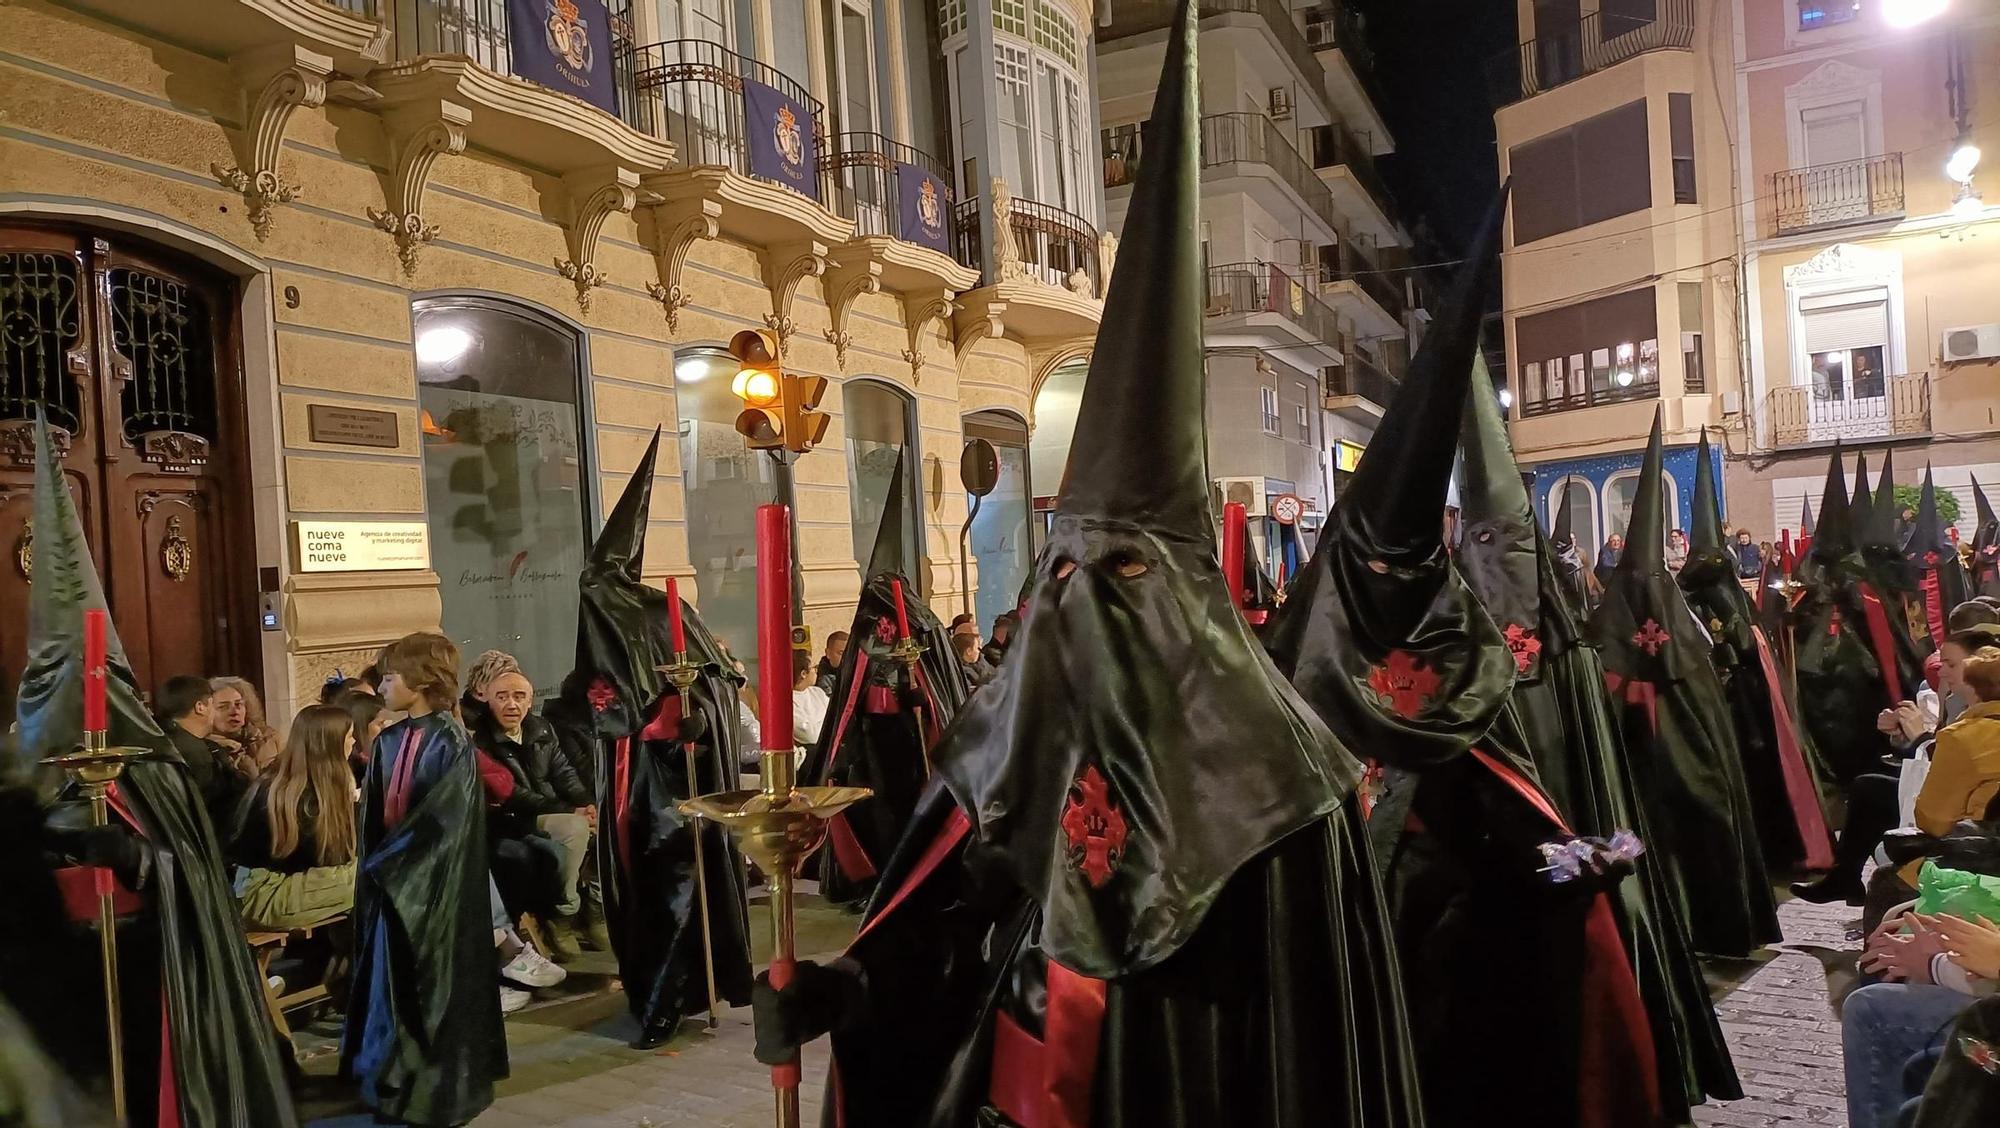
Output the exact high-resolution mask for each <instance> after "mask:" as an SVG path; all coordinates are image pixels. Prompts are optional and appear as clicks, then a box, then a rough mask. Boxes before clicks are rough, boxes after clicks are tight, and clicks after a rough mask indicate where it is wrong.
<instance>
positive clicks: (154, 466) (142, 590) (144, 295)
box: [0, 226, 258, 713]
mask: <svg viewBox="0 0 2000 1128" xmlns="http://www.w3.org/2000/svg"><path fill="white" fill-rule="evenodd" d="M233 309H234V303H233V301H232V300H231V288H230V286H229V284H228V283H227V281H226V280H224V279H221V278H219V277H216V276H214V275H212V274H210V273H209V272H207V271H205V270H203V269H201V268H200V267H199V266H197V265H196V264H193V263H189V262H186V261H183V260H181V259H179V258H177V257H176V256H172V255H169V254H165V253H162V252H159V251H157V250H154V249H152V248H149V247H146V246H143V245H140V244H137V243H133V242H130V241H127V240H126V239H125V238H124V237H123V236H112V235H98V234H92V233H90V232H85V231H78V230H73V229H68V228H60V227H41V226H34V227H0V363H4V367H0V554H4V555H0V637H4V638H6V639H10V640H20V639H25V638H26V626H27V603H28V593H29V587H30V585H31V583H32V581H33V558H34V552H33V535H34V534H33V528H32V521H31V515H32V508H33V500H32V487H33V482H34V434H33V419H34V416H35V413H36V411H37V409H38V408H39V409H40V410H42V411H44V412H46V413H47V415H48V417H49V423H50V426H51V428H52V429H53V436H52V437H53V440H54V445H55V447H56V451H57V454H58V456H59V457H60V458H61V459H62V461H63V467H64V474H65V476H66V477H67V479H68V481H69V483H70V488H71V492H72V494H73V496H75V497H76V499H77V503H78V512H79V515H80V516H81V518H82V520H83V523H84V534H85V536H86V538H87V539H88V540H89V542H90V546H91V552H92V554H93V556H94V558H95V559H96V562H97V567H98V572H99V574H100V576H101V577H102V578H103V581H104V587H105V594H106V596H107V598H108V599H109V601H110V604H111V612H112V618H113V621H114V622H115V623H116V625H117V628H118V633H119V636H120V638H121V639H122V640H123V642H124V644H125V649H126V652H127V656H128V657H129V658H130V659H131V662H132V669H133V673H134V674H136V675H137V677H138V679H139V684H140V686H141V687H142V688H143V689H146V690H149V691H150V690H151V689H153V688H154V687H156V686H157V685H158V684H159V683H160V682H161V681H163V680H165V679H166V678H168V677H171V676H173V675H175V674H202V675H215V674H224V673H229V674H238V675H241V676H247V677H250V678H252V679H253V680H256V679H257V674H258V667H257V664H256V662H255V659H254V655H255V653H256V650H255V634H254V628H255V620H256V617H255V606H254V604H255V592H256V551H255V544H254V540H253V538H252V536H251V532H250V529H251V525H250V520H249V501H250V490H249V487H248V481H249V472H248V466H247V463H246V449H247V443H246V440H245V436H244V422H243V406H242V387H241V380H240V372H241V366H240V365H239V363H238V357H239V355H240V350H239V348H238V345H237V336H236V332H235V318H234V315H233V312H232V311H233ZM25 661H26V653H25V648H24V647H23V646H22V645H20V643H18V642H16V643H13V644H11V645H8V646H6V647H4V649H0V703H4V704H5V705H6V707H7V711H8V712H9V713H11V712H12V702H13V698H14V694H15V690H16V689H17V687H18V685H19V681H20V677H21V672H22V667H23V666H24V664H25Z"/></svg>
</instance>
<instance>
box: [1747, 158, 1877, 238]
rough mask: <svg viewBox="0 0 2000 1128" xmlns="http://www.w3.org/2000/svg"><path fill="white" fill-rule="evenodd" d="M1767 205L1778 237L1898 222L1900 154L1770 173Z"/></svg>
mask: <svg viewBox="0 0 2000 1128" xmlns="http://www.w3.org/2000/svg"><path fill="white" fill-rule="evenodd" d="M1771 199H1772V205H1773V207H1774V209H1775V215H1776V221H1777V233H1778V234H1780V235H1792V234H1796V233H1798V232H1801V231H1816V230H1818V229H1820V228H1823V227H1840V226H1843V225H1846V224H1851V223H1871V222H1873V221H1875V220H1878V219H1891V218H1896V217H1900V216H1901V215H1902V214H1903V154H1901V153H1889V154H1887V155H1885V156H1880V157H1867V158H1864V159H1862V160H1858V161H1841V162H1839V163H1837V164H1824V165H1813V166H1811V167H1809V168H1794V169H1787V170H1785V171H1784V172H1779V173H1773V174H1772V176H1771Z"/></svg>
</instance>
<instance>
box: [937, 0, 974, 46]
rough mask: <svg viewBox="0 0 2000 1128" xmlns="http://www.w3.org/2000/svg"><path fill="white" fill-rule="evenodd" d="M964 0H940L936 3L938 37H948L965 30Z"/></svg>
mask: <svg viewBox="0 0 2000 1128" xmlns="http://www.w3.org/2000/svg"><path fill="white" fill-rule="evenodd" d="M965 8H966V4H965V0H941V2H940V3H939V4H938V37H939V38H941V39H950V38H951V37H952V36H954V35H957V34H959V33H960V32H962V31H964V30H965V25H966V23H967V20H966V15H965Z"/></svg>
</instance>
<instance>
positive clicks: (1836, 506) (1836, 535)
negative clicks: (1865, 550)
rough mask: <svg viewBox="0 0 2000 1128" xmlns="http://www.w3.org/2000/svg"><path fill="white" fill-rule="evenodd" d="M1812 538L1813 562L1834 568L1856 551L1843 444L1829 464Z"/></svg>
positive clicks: (1834, 451) (1834, 452)
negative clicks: (1843, 462)
mask: <svg viewBox="0 0 2000 1128" xmlns="http://www.w3.org/2000/svg"><path fill="white" fill-rule="evenodd" d="M1808 532H1810V533H1811V535H1812V558H1813V559H1814V560H1815V561H1818V562H1819V563H1821V564H1833V563H1836V562H1838V561H1839V560H1841V559H1842V558H1843V557H1845V556H1847V555H1849V554H1850V553H1852V552H1853V551H1854V550H1855V543H1854V528H1853V520H1852V512H1851V509H1850V503H1849V501H1848V498H1847V478H1846V475H1845V473H1844V472H1843V471H1842V469H1841V466H1840V444H1839V443H1835V444H1834V445H1833V454H1832V455H1831V456H1830V457H1829V458H1828V459H1827V463H1826V488H1825V489H1824V490H1823V491H1822V492H1821V494H1820V499H1819V521H1818V523H1817V525H1816V526H1815V527H1814V528H1812V529H1810V530H1808Z"/></svg>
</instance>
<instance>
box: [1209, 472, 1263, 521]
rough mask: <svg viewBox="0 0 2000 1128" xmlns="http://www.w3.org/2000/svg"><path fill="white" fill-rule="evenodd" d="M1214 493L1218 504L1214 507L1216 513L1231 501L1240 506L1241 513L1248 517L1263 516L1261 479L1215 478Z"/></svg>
mask: <svg viewBox="0 0 2000 1128" xmlns="http://www.w3.org/2000/svg"><path fill="white" fill-rule="evenodd" d="M1215 492H1216V495H1217V499H1218V502H1219V504H1218V505H1217V506H1216V509H1217V510H1218V511H1219V510H1220V509H1221V508H1222V506H1223V505H1227V504H1228V503H1230V502H1232V501H1233V502H1235V503H1236V504H1238V505H1240V506H1242V507H1243V511H1244V512H1245V513H1246V514H1248V515H1249V516H1252V517H1262V516H1263V515H1264V479H1262V478H1217V479H1216V480H1215Z"/></svg>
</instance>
